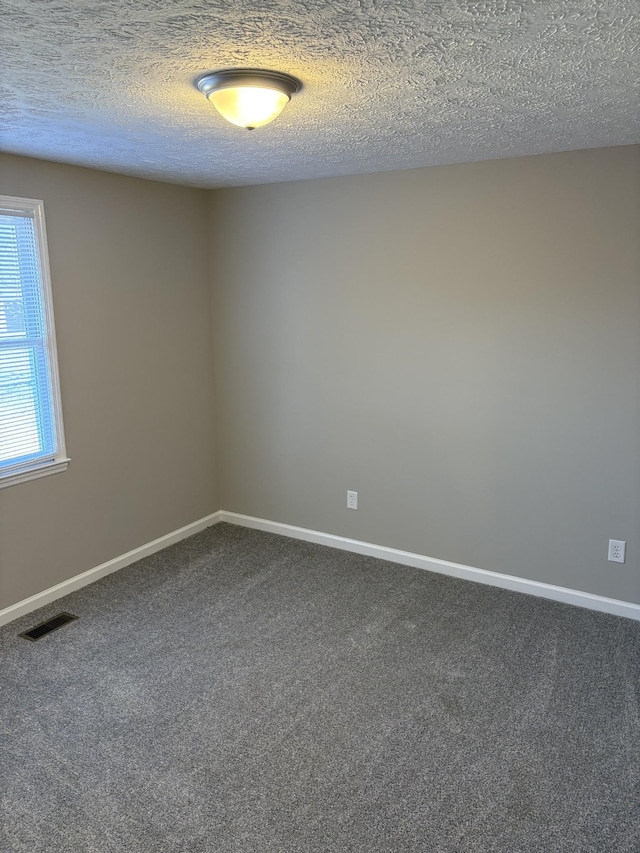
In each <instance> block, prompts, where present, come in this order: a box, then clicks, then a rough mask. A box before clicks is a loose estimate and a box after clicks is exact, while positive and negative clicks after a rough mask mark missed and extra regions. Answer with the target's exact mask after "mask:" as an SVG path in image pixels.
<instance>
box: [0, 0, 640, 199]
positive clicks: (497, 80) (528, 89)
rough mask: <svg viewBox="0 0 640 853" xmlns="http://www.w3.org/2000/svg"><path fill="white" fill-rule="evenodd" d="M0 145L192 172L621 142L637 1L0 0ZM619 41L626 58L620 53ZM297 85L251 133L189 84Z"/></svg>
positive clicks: (433, 158) (262, 176)
mask: <svg viewBox="0 0 640 853" xmlns="http://www.w3.org/2000/svg"><path fill="white" fill-rule="evenodd" d="M2 6H3V13H2V25H1V26H0V55H1V59H0V67H1V71H0V92H1V101H0V112H1V124H0V148H2V150H5V151H10V152H14V153H19V154H26V155H31V156H35V157H42V158H47V159H51V160H59V161H63V162H69V163H78V164H82V165H87V166H95V167H98V168H102V169H109V170H113V171H118V172H124V173H128V174H133V175H140V176H143V177H149V178H158V179H162V180H169V181H175V182H179V183H185V184H192V185H195V186H202V187H216V186H228V185H233V184H251V183H262V182H267V181H279V180H290V179H293V178H309V177H318V176H323V175H342V174H353V173H357V172H370V171H382V170H385V169H397V168H410V167H415V166H428V165H432V164H440V163H452V162H460V161H469V160H483V159H489V158H493V157H512V156H517V155H522V154H535V153H540V152H545V151H558V150H568V149H575V148H587V147H594V146H603V145H618V144H625V143H632V142H636V141H638V139H639V138H640V131H639V126H640V121H639V113H638V102H639V101H640V98H639V97H638V77H639V74H638V71H639V67H638V40H639V16H638V8H639V7H638V0H617V1H616V2H614V0H520V2H515V0H501V2H496V0H494V1H493V2H490V0H486V2H482V0H476V2H462V0H439V2H437V0H433V2H430V0H227V2H222V0H173V2H172V0H37V2H34V0H3V3H2ZM634 50H635V56H634ZM232 66H260V67H265V68H274V69H278V70H281V71H287V72H289V73H291V74H294V75H296V76H297V77H299V78H300V79H301V80H302V81H303V83H304V87H305V88H304V90H303V91H302V92H301V94H299V95H297V96H295V98H294V100H293V101H292V102H291V104H290V105H289V106H288V107H287V108H286V109H285V111H284V113H282V115H281V116H280V117H279V118H278V119H276V121H275V122H274V123H273V124H271V125H268V126H267V127H264V128H261V129H259V130H256V131H253V132H251V131H245V130H241V129H239V128H236V127H233V126H232V125H229V124H226V123H225V122H224V121H223V119H221V118H220V116H218V114H217V113H216V112H215V110H214V109H213V107H212V106H211V105H210V104H209V103H208V102H207V101H206V99H205V98H204V96H203V95H201V94H200V93H199V92H198V91H197V90H196V89H195V88H194V85H193V81H194V78H195V77H197V76H198V75H199V74H202V73H203V72H205V71H210V70H213V69H216V68H225V67H232Z"/></svg>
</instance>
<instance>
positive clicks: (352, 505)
mask: <svg viewBox="0 0 640 853" xmlns="http://www.w3.org/2000/svg"><path fill="white" fill-rule="evenodd" d="M347 509H358V493H357V492H351V491H347Z"/></svg>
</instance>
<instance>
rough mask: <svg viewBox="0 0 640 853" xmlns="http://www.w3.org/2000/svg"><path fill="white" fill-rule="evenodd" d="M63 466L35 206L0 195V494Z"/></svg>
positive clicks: (40, 220)
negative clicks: (16, 484)
mask: <svg viewBox="0 0 640 853" xmlns="http://www.w3.org/2000/svg"><path fill="white" fill-rule="evenodd" d="M68 463H69V460H68V459H67V456H66V452H65V446H64V433H63V429H62V409H61V406H60V386H59V381H58V363H57V357H56V344H55V331H54V326H53V306H52V302H51V284H50V280H49V259H48V256H47V237H46V233H45V227H44V209H43V204H42V202H41V201H34V200H32V199H22V198H10V197H8V196H0V488H2V487H4V486H10V485H12V484H14V483H19V482H22V481H24V480H31V479H33V478H34V477H43V476H44V475H46V474H55V473H57V472H58V471H63V470H64V469H65V468H66V467H67V465H68Z"/></svg>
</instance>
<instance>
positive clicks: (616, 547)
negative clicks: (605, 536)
mask: <svg viewBox="0 0 640 853" xmlns="http://www.w3.org/2000/svg"><path fill="white" fill-rule="evenodd" d="M626 550H627V543H626V542H623V540H622V539H609V556H608V557H607V559H608V560H609V562H610V563H624V559H625V555H626Z"/></svg>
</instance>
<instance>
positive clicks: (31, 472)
mask: <svg viewBox="0 0 640 853" xmlns="http://www.w3.org/2000/svg"><path fill="white" fill-rule="evenodd" d="M70 461H71V460H70V459H67V458H66V457H65V458H63V459H56V460H55V461H54V462H46V463H45V464H44V465H38V466H37V467H34V468H28V469H25V470H24V471H17V472H15V473H13V474H5V476H4V477H3V476H2V475H1V474H0V489H6V488H7V486H16V485H17V484H18V483H26V482H27V480H37V479H38V478H40V477H48V476H49V474H59V473H60V472H61V471H66V470H67V468H68V467H69V462H70Z"/></svg>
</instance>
